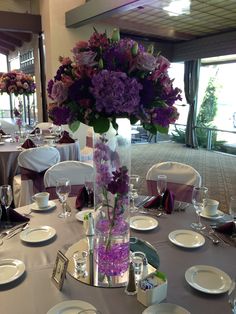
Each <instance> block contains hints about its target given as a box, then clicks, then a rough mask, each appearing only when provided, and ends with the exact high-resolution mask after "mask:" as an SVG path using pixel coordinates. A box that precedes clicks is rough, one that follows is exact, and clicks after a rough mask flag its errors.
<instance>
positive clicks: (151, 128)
mask: <svg viewBox="0 0 236 314" xmlns="http://www.w3.org/2000/svg"><path fill="white" fill-rule="evenodd" d="M143 128H144V129H145V130H147V131H149V132H150V133H151V134H153V135H156V134H157V128H156V126H155V125H152V124H147V123H144V124H143Z"/></svg>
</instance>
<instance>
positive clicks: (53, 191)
mask: <svg viewBox="0 0 236 314" xmlns="http://www.w3.org/2000/svg"><path fill="white" fill-rule="evenodd" d="M83 187H84V185H83V184H78V185H72V186H71V192H70V194H69V197H73V196H77V195H78V194H79V191H80V190H81V189H82V188H83ZM45 190H46V191H47V192H48V193H50V196H49V199H50V200H55V199H57V198H58V195H57V193H56V187H55V186H53V187H47V188H46V189H45Z"/></svg>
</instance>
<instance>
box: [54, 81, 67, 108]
mask: <svg viewBox="0 0 236 314" xmlns="http://www.w3.org/2000/svg"><path fill="white" fill-rule="evenodd" d="M51 96H52V99H53V100H55V101H56V102H58V103H59V104H61V103H63V102H64V101H65V100H66V99H67V96H68V88H67V86H65V84H64V83H62V82H61V81H57V82H55V83H54V85H53V87H52V93H51Z"/></svg>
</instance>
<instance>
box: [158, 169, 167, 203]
mask: <svg viewBox="0 0 236 314" xmlns="http://www.w3.org/2000/svg"><path fill="white" fill-rule="evenodd" d="M166 188H167V176H166V175H165V174H159V175H158V176H157V192H158V194H159V195H161V198H163V195H164V193H165V191H166ZM159 209H163V206H162V205H160V206H159Z"/></svg>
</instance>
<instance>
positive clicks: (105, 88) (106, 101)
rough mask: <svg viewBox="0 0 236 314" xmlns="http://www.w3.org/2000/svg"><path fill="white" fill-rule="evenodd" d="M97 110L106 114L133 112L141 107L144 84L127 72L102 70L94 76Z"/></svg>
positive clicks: (93, 91)
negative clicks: (140, 93)
mask: <svg viewBox="0 0 236 314" xmlns="http://www.w3.org/2000/svg"><path fill="white" fill-rule="evenodd" d="M92 85H93V87H92V88H91V92H92V94H93V95H94V97H95V100H96V110H97V111H99V112H104V113H106V114H109V115H111V114H114V115H122V114H131V113H132V114H133V113H134V112H137V111H138V109H139V103H140V96H139V91H140V90H141V89H142V85H141V84H139V83H138V81H137V80H136V78H130V77H128V76H127V74H126V73H123V72H113V71H108V70H102V71H101V72H99V73H98V74H96V75H94V77H93V78H92Z"/></svg>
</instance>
